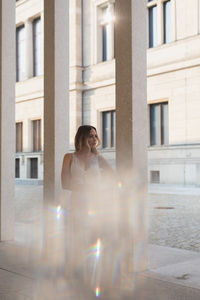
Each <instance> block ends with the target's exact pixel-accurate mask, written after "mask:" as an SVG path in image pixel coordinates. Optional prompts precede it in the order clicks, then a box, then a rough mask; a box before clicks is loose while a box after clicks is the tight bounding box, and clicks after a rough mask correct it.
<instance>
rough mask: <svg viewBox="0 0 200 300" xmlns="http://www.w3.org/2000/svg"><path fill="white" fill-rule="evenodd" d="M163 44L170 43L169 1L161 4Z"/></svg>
mask: <svg viewBox="0 0 200 300" xmlns="http://www.w3.org/2000/svg"><path fill="white" fill-rule="evenodd" d="M163 23H164V24H163V27H164V43H169V42H171V1H166V2H164V3H163Z"/></svg>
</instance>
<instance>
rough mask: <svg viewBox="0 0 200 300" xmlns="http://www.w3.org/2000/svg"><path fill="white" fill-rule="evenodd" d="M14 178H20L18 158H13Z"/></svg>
mask: <svg viewBox="0 0 200 300" xmlns="http://www.w3.org/2000/svg"><path fill="white" fill-rule="evenodd" d="M15 178H20V159H19V158H16V159H15Z"/></svg>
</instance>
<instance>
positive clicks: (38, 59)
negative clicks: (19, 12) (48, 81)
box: [33, 18, 42, 76]
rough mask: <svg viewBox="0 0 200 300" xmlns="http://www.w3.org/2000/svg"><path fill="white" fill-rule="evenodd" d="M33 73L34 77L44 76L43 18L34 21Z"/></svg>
mask: <svg viewBox="0 0 200 300" xmlns="http://www.w3.org/2000/svg"><path fill="white" fill-rule="evenodd" d="M33 72H34V76H39V75H41V74H42V26H41V18H37V19H35V20H34V21H33Z"/></svg>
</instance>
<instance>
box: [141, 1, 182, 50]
mask: <svg viewBox="0 0 200 300" xmlns="http://www.w3.org/2000/svg"><path fill="white" fill-rule="evenodd" d="M166 2H170V3H171V5H170V10H171V11H170V17H171V22H170V25H171V30H170V31H171V38H170V41H165V24H164V5H165V3H166ZM154 6H156V7H157V45H155V46H151V47H150V39H149V37H150V27H149V9H150V8H152V7H154ZM147 19H148V22H147V28H148V30H147V32H148V44H147V45H148V46H147V47H148V49H153V48H156V47H159V46H161V45H168V44H169V43H171V42H173V41H175V35H176V34H175V4H174V0H149V1H148V2H147Z"/></svg>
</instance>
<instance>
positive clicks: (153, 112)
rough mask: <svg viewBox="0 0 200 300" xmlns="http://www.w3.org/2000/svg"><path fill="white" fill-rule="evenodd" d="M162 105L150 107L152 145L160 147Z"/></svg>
mask: <svg viewBox="0 0 200 300" xmlns="http://www.w3.org/2000/svg"><path fill="white" fill-rule="evenodd" d="M160 117H161V116H160V105H159V104H153V105H150V144H151V145H152V146H153V145H160V134H161V132H160Z"/></svg>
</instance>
